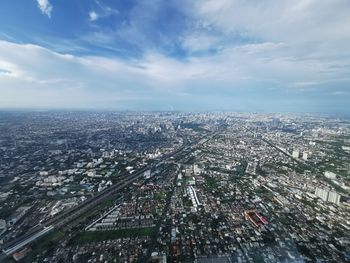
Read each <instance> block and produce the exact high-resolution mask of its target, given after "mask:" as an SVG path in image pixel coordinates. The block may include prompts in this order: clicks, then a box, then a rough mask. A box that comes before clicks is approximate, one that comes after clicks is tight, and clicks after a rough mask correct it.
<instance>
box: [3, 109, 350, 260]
mask: <svg viewBox="0 0 350 263" xmlns="http://www.w3.org/2000/svg"><path fill="white" fill-rule="evenodd" d="M0 130H1V135H0V136H1V137H0V142H1V147H0V150H1V154H0V156H1V166H0V169H1V170H0V174H1V178H0V179H1V192H0V198H1V206H0V215H1V220H0V223H1V224H0V226H1V229H0V230H1V232H0V233H1V235H0V238H1V239H0V244H1V249H2V254H1V259H2V260H3V261H4V262H15V261H20V262H349V261H350V253H349V251H350V250H349V249H350V236H349V229H350V221H349V219H350V210H349V205H350V198H349V192H350V177H349V176H350V162H349V161H350V121H349V120H347V119H343V118H334V117H333V116H327V115H324V116H322V115H319V116H316V115H312V114H302V115H283V114H253V113H225V112H216V113H205V112H203V113H183V112H68V111H66V112H64V111H61V112H59V111H37V112H21V111H2V112H1V114H0Z"/></svg>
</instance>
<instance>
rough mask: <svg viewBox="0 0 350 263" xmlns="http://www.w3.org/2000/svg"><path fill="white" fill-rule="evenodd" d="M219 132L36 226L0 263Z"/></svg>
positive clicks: (5, 252) (10, 245)
mask: <svg viewBox="0 0 350 263" xmlns="http://www.w3.org/2000/svg"><path fill="white" fill-rule="evenodd" d="M218 132H219V131H216V132H213V133H212V134H211V135H208V136H206V138H202V139H200V140H198V141H196V142H192V143H188V141H187V139H186V138H184V143H183V145H182V146H181V147H180V148H179V149H177V150H175V151H173V152H171V153H169V154H166V155H164V156H162V157H161V158H160V159H159V160H158V161H157V162H155V163H153V164H150V165H147V166H145V167H143V168H141V169H140V170H138V171H137V172H134V173H132V174H129V173H125V174H124V175H123V177H122V178H121V181H120V182H119V183H116V184H114V185H112V186H110V187H108V188H106V189H105V190H103V191H101V192H99V193H97V194H95V195H94V196H93V197H91V198H89V199H87V200H85V201H84V202H82V203H80V204H79V205H77V206H74V207H72V208H70V209H68V210H66V211H64V212H62V213H60V214H58V215H56V216H55V217H53V218H51V219H48V220H46V221H44V222H42V223H41V224H39V225H36V226H34V227H33V228H32V229H30V230H29V231H28V232H27V233H26V234H25V235H23V236H21V237H19V238H17V239H16V240H14V241H12V242H10V243H8V244H6V245H5V246H4V247H3V255H0V262H1V261H2V260H3V259H4V258H5V257H6V256H9V255H11V254H13V253H15V252H16V251H19V250H20V249H22V248H24V247H25V246H27V245H29V244H30V243H32V242H34V241H36V240H37V239H38V238H40V237H43V236H44V235H46V234H48V233H49V232H51V231H54V230H58V229H60V228H61V227H63V226H65V225H66V224H67V223H68V222H70V221H73V220H74V219H77V218H78V217H79V216H80V215H82V214H83V213H85V212H86V211H87V210H89V209H91V208H92V207H94V206H96V205H98V204H100V203H102V202H103V201H104V200H106V199H107V198H108V197H110V196H111V195H113V194H115V193H117V192H118V191H119V190H122V189H124V188H125V187H127V186H129V185H130V184H132V183H133V182H135V181H136V180H137V179H139V178H141V177H143V175H144V172H145V171H147V170H149V169H152V168H153V167H156V166H157V165H159V164H161V163H162V162H163V161H165V160H167V159H170V158H174V157H176V156H177V155H179V154H181V153H182V152H184V151H186V150H190V151H192V150H193V149H194V148H195V147H196V146H198V145H200V144H203V143H205V142H207V141H208V140H210V139H211V138H213V137H214V136H215V135H217V133H218Z"/></svg>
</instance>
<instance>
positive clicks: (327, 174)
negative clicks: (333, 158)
mask: <svg viewBox="0 0 350 263" xmlns="http://www.w3.org/2000/svg"><path fill="white" fill-rule="evenodd" d="M324 176H326V177H327V178H329V179H335V178H337V175H336V174H335V173H333V172H329V171H325V172H324Z"/></svg>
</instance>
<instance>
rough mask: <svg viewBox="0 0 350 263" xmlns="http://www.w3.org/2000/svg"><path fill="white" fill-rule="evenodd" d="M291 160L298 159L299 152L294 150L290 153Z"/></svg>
mask: <svg viewBox="0 0 350 263" xmlns="http://www.w3.org/2000/svg"><path fill="white" fill-rule="evenodd" d="M292 156H293V158H296V159H298V158H299V151H298V150H294V151H293V153H292Z"/></svg>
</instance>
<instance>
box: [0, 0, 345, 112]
mask: <svg viewBox="0 0 350 263" xmlns="http://www.w3.org/2000/svg"><path fill="white" fill-rule="evenodd" d="M0 108H54V109H58V108H69V109H116V110H181V111H199V110H200V111H210V110H215V111H216V110H225V111H251V112H332V113H337V112H339V113H350V1H349V0H283V1H276V0H25V1H23V0H2V1H1V2H0Z"/></svg>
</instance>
